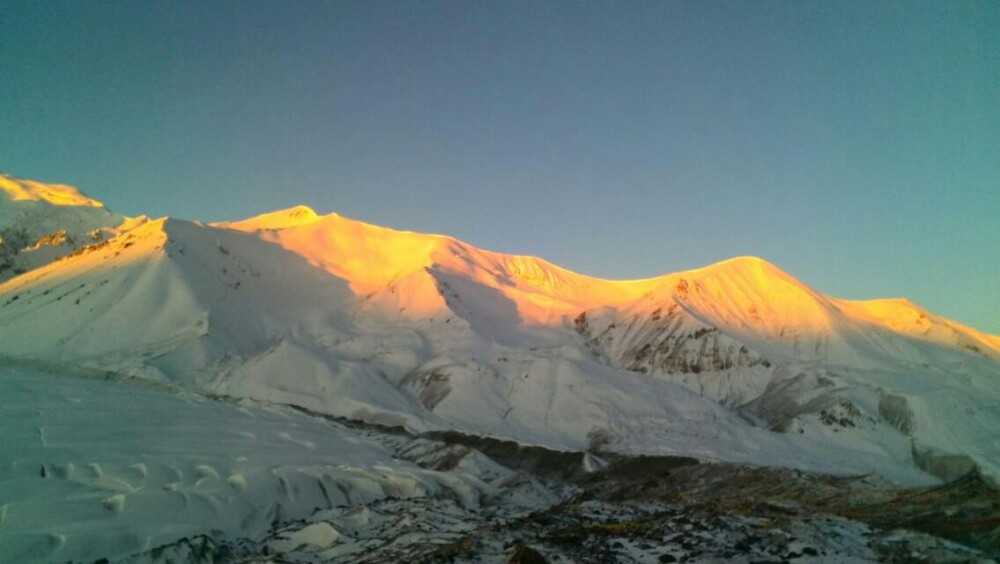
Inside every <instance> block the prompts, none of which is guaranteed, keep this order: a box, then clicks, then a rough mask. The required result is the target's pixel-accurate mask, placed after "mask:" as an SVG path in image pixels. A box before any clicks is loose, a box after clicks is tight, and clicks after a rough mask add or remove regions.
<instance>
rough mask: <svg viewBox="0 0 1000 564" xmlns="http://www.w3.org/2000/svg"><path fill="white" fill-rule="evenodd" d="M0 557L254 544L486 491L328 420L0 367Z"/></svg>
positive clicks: (466, 499) (68, 557) (116, 555)
mask: <svg viewBox="0 0 1000 564" xmlns="http://www.w3.org/2000/svg"><path fill="white" fill-rule="evenodd" d="M0 397H2V398H3V402H2V403H0V437H3V448H2V449H0V533H2V534H0V561H4V562H53V561H60V562H65V561H94V560H98V559H104V558H107V559H111V560H117V559H120V558H124V557H128V556H134V555H139V554H144V553H149V552H150V551H154V550H155V549H158V548H160V547H162V546H165V545H170V544H172V543H176V542H178V541H180V540H182V539H187V540H190V539H194V538H195V537H199V536H207V537H210V538H212V539H213V541H214V542H223V541H233V540H237V539H243V538H260V537H262V536H263V535H264V534H265V533H267V532H269V531H271V530H272V529H273V528H274V527H275V526H276V524H281V523H287V522H289V521H291V520H295V519H302V518H304V517H306V516H309V515H311V514H313V513H314V512H316V511H317V510H323V509H332V508H347V507H352V506H360V505H364V504H368V503H372V502H374V501H377V500H384V499H386V498H394V499H409V498H417V497H441V498H444V499H448V500H453V502H454V503H457V504H458V505H460V506H462V507H466V508H470V509H471V508H474V507H476V506H478V504H479V500H480V499H481V498H482V497H484V496H486V495H492V494H494V493H495V488H491V487H490V486H488V485H486V484H484V483H482V482H481V481H480V480H479V479H478V478H476V477H474V476H471V475H466V474H462V473H460V472H452V473H450V474H447V475H446V474H442V473H439V472H434V471H429V470H425V469H422V468H420V467H418V466H416V465H414V464H411V463H408V462H404V461H402V460H398V459H396V458H395V457H394V455H393V454H392V452H391V451H389V450H387V449H386V448H385V447H383V446H381V445H379V444H377V443H375V442H372V441H370V440H368V439H366V438H365V437H363V436H362V435H359V434H358V433H356V432H354V431H352V430H350V429H348V428H345V427H343V426H341V425H338V424H336V423H332V422H329V421H324V420H321V419H317V418H314V417H308V416H305V415H303V414H301V413H297V412H295V411H292V410H289V409H284V408H280V407H272V408H267V407H261V406H257V405H254V404H252V403H248V402H243V403H236V404H226V403H220V402H217V401H213V400H210V399H206V398H204V397H200V396H197V395H192V394H183V393H182V394H179V395H174V394H168V393H164V392H163V391H162V390H155V389H143V388H141V387H136V386H127V385H122V384H120V383H115V382H102V381H93V380H86V379H82V378H77V377H69V376H56V375H49V374H43V373H38V372H31V371H18V372H11V371H8V370H2V371H0Z"/></svg>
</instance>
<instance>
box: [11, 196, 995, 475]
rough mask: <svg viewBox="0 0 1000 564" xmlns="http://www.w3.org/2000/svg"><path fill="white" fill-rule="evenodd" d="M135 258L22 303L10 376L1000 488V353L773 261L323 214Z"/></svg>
mask: <svg viewBox="0 0 1000 564" xmlns="http://www.w3.org/2000/svg"><path fill="white" fill-rule="evenodd" d="M111 235H112V236H111V237H110V238H108V239H104V240H100V241H97V242H94V243H92V244H89V245H86V246H83V247H81V248H79V249H77V251H76V252H74V253H72V254H71V255H70V256H67V257H65V258H62V259H61V260H57V261H55V262H51V263H49V264H48V265H45V266H41V267H39V268H34V269H32V270H29V271H27V272H25V273H22V274H20V275H19V276H16V277H14V278H13V279H11V280H8V281H6V282H3V283H0V332H3V334H4V335H5V336H7V338H5V339H3V340H0V358H5V359H8V360H9V361H10V362H46V363H49V364H52V363H55V364H58V365H60V366H63V367H64V369H65V370H67V371H70V372H72V371H74V370H80V371H87V372H90V373H93V372H95V371H96V372H104V373H110V374H116V375H118V376H117V377H120V378H125V379H128V380H131V381H150V382H154V383H158V384H165V385H168V386H170V387H175V388H181V389H187V390H191V391H194V392H197V393H201V394H209V395H211V396H224V397H233V398H249V399H252V400H257V401H264V402H272V403H276V404H287V405H293V406H297V407H301V408H304V409H308V410H310V411H312V412H316V413H323V414H327V415H332V416H336V417H344V418H347V419H356V420H361V421H365V422H368V423H376V424H380V425H390V426H403V427H406V428H409V429H414V430H419V431H423V430H433V429H453V430H458V431H461V432H466V433H472V434H479V435H484V436H492V437H496V438H500V439H504V440H514V441H516V442H520V443H522V444H536V445H542V446H547V447H549V448H556V449H568V450H600V449H610V450H611V451H614V452H626V453H633V454H634V453H648V454H669V455H677V454H680V455H687V456H690V455H693V456H697V457H700V458H704V459H708V460H732V461H738V462H744V463H753V464H765V465H766V464H778V465H787V466H790V467H794V468H802V469H810V470H820V471H827V472H832V473H867V472H876V473H879V474H882V475H884V476H886V477H889V478H890V479H893V480H898V481H900V482H904V483H921V481H922V480H928V479H932V478H930V477H929V476H930V474H933V475H934V476H936V477H937V479H951V478H954V477H955V476H957V475H961V474H962V473H963V472H967V471H969V468H976V467H979V468H981V469H982V470H983V471H984V472H986V473H987V474H990V475H1000V457H998V456H997V454H996V452H1000V449H997V448H994V447H995V446H997V445H994V442H995V439H991V438H990V436H991V431H990V429H995V428H996V426H997V425H998V424H1000V421H998V417H997V414H996V413H995V410H994V409H992V408H991V407H990V405H991V401H993V400H991V398H998V397H1000V361H998V358H1000V357H998V355H997V352H996V348H995V347H993V346H992V343H991V341H990V338H989V336H988V335H985V334H982V333H979V332H977V331H975V330H973V329H970V328H965V327H963V326H960V325H958V324H954V323H952V322H949V321H948V320H946V319H944V318H940V317H938V316H935V315H933V314H930V313H929V312H926V311H925V310H923V309H921V308H919V307H918V306H915V305H913V304H911V303H910V302H908V301H899V300H891V299H890V300H873V301H867V302H854V301H850V300H841V299H838V298H833V297H830V296H827V295H825V294H822V293H820V292H817V291H815V290H813V289H812V288H810V287H809V286H807V285H805V284H804V283H802V282H801V281H799V280H797V279H796V278H794V277H793V276H791V275H790V274H788V273H786V272H785V271H783V270H781V269H780V268H778V267H776V266H774V265H772V264H771V263H769V262H767V261H765V260H763V259H760V258H757V257H735V258H733V259H730V260H727V261H722V262H720V263H716V264H713V265H708V266H706V267H703V268H700V269H694V270H689V271H684V272H679V273H673V274H667V275H663V276H658V277H654V278H649V279H643V280H633V281H611V280H603V279H600V278H595V277H589V276H586V275H582V274H577V273H574V272H572V271H570V270H567V269H564V268H561V267H558V266H556V265H553V264H551V263H549V262H547V261H545V260H543V259H540V258H537V257H530V256H522V255H510V254H505V253H498V252H493V251H487V250H482V249H478V248H476V247H474V246H472V245H469V244H467V243H464V242H462V241H460V240H458V239H455V238H453V237H447V236H442V235H429V234H422V233H415V232H407V231H398V230H393V229H389V228H384V227H379V226H375V225H371V224H367V223H364V222H360V221H356V220H353V219H349V218H345V217H343V216H340V215H338V214H328V215H322V216H321V215H319V214H316V213H315V212H314V211H313V210H311V209H309V208H306V207H304V206H297V207H293V208H288V209H286V210H278V211H275V212H269V213H266V214H262V215H258V216H254V217H252V218H248V219H245V220H241V221H236V222H224V223H214V224H208V225H206V224H201V223H198V222H190V221H186V220H180V219H171V218H161V219H156V220H149V219H146V218H133V219H131V220H128V221H125V222H123V223H121V224H120V225H119V226H118V227H116V228H115V230H114V231H113V232H112V233H111ZM775 453H777V454H775ZM772 455H773V456H772ZM949 457H951V458H949ZM942 460H946V461H950V462H947V464H945V463H941V462H940V461H942ZM956 461H958V462H956ZM928 473H930V474H928Z"/></svg>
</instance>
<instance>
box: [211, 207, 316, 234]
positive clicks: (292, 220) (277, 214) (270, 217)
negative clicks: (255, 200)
mask: <svg viewBox="0 0 1000 564" xmlns="http://www.w3.org/2000/svg"><path fill="white" fill-rule="evenodd" d="M319 218H320V216H319V214H317V213H316V212H315V211H314V210H313V209H312V208H310V207H309V206H303V205H299V206H293V207H290V208H286V209H281V210H276V211H272V212H267V213H263V214H260V215H256V216H254V217H250V218H247V219H243V220H240V221H232V222H229V221H227V222H221V223H218V224H215V225H218V226H220V227H227V228H230V229H236V230H238V231H260V230H265V229H286V228H288V227H298V226H300V225H306V224H308V223H312V222H314V221H316V220H317V219H319Z"/></svg>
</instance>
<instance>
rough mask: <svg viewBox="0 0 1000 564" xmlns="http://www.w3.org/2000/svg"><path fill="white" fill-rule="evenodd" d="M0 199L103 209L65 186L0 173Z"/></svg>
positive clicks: (84, 195)
mask: <svg viewBox="0 0 1000 564" xmlns="http://www.w3.org/2000/svg"><path fill="white" fill-rule="evenodd" d="M0 199H7V200H10V201H14V202H45V203H48V204H50V205H53V206H81V207H89V208H103V207H104V204H102V203H101V202H98V201H97V200H94V199H92V198H90V197H88V196H87V195H86V194H84V193H83V192H81V191H80V190H78V189H77V188H75V187H73V186H69V185H67V184H45V183H43V182H37V181H35V180H26V179H23V178H16V177H13V176H9V175H6V174H3V173H0Z"/></svg>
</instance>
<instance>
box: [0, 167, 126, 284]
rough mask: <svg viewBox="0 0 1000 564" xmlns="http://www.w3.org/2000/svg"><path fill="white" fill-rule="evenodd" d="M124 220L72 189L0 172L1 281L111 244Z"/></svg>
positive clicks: (63, 185) (102, 205) (62, 185)
mask: <svg viewBox="0 0 1000 564" xmlns="http://www.w3.org/2000/svg"><path fill="white" fill-rule="evenodd" d="M123 220H124V218H122V217H121V216H119V215H117V214H115V213H112V212H111V211H110V210H108V209H107V208H105V207H104V204H102V203H100V202H98V201H97V200H94V199H92V198H90V197H88V196H87V195H85V194H83V193H82V192H80V191H79V190H77V189H76V188H74V187H72V186H67V185H65V184H44V183H41V182H36V181H33V180H25V179H21V178H15V177H12V176H7V175H5V174H2V173H0V281H3V280H7V279H10V278H11V277H13V276H15V275H16V274H18V273H22V272H26V271H28V270H31V269H34V268H37V267H38V266H41V265H43V264H46V263H48V262H51V261H53V260H55V259H57V258H60V257H62V256H65V255H67V254H69V253H71V252H73V251H74V250H75V249H77V248H79V247H81V246H83V245H86V244H90V243H95V242H98V241H102V240H104V239H107V238H108V237H110V236H111V235H112V234H113V233H114V227H116V226H118V225H119V224H121V223H122V221H123ZM4 239H6V241H4Z"/></svg>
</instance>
